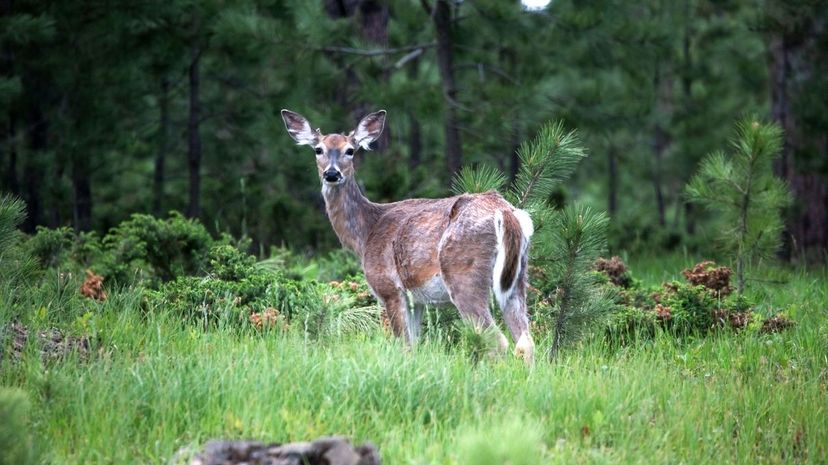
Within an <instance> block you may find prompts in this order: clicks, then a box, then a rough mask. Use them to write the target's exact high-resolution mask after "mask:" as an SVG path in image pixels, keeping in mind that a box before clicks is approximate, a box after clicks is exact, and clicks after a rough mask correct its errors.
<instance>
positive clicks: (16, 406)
mask: <svg viewBox="0 0 828 465" xmlns="http://www.w3.org/2000/svg"><path fill="white" fill-rule="evenodd" d="M30 409H31V404H30V403H29V400H28V398H27V396H26V394H25V393H24V392H23V391H21V390H19V389H10V388H6V387H2V388H0V418H2V419H3V421H0V465H29V464H32V465H33V464H36V463H39V460H38V453H37V449H35V447H34V444H33V443H32V437H31V435H30V433H29V410H30Z"/></svg>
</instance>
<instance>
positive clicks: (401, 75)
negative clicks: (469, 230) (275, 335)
mask: <svg viewBox="0 0 828 465" xmlns="http://www.w3.org/2000/svg"><path fill="white" fill-rule="evenodd" d="M826 17H828V5H826V2H825V1H818V0H810V1H809V0H797V1H792V2H791V1H778V0H753V1H748V0H733V1H707V0H680V1H667V0H648V1H643V2H619V1H609V0H594V1H588V2H582V1H578V2H575V1H570V0H555V1H553V2H551V3H550V4H549V5H548V6H546V7H545V8H542V9H528V8H526V7H524V6H522V5H521V4H520V3H519V2H517V1H502V0H477V1H443V0H439V1H435V0H418V1H413V0H409V1H405V0H401V1H378V0H324V1H305V0H239V1H232V2H231V1H223V0H204V1H190V0H164V1H157V0H136V1H131V2H118V3H115V4H113V3H112V2H106V1H77V0H60V1H32V0H0V190H2V191H4V192H11V193H13V194H16V195H18V196H19V197H21V198H22V199H23V200H25V202H26V207H27V218H26V222H25V224H24V230H25V231H28V232H33V231H34V230H35V228H36V227H37V226H38V225H44V226H48V227H52V228H54V227H58V226H65V225H69V226H72V227H74V228H75V229H76V230H80V231H86V230H96V231H98V232H101V233H104V232H106V231H107V230H108V229H109V228H111V227H112V226H114V225H117V224H118V223H119V222H121V221H123V220H124V219H126V218H128V217H129V216H130V215H131V214H132V213H136V212H150V213H153V214H155V215H158V216H165V215H166V214H167V212H169V211H170V210H179V211H182V212H185V214H186V215H187V216H190V217H196V218H199V219H200V220H202V221H203V223H204V224H205V225H207V227H208V228H209V229H210V230H211V231H213V232H214V233H220V232H228V233H230V234H232V235H234V236H236V237H240V236H246V237H249V238H250V239H252V242H251V244H252V245H251V248H252V250H251V252H254V253H256V254H258V255H259V256H261V257H264V256H267V255H268V253H269V249H270V247H271V246H281V245H284V246H288V247H290V248H293V249H296V250H304V251H309V252H313V251H325V250H330V249H333V248H336V247H338V245H339V244H338V242H337V240H336V237H335V236H334V234H333V231H332V230H331V228H330V226H329V224H328V222H327V219H326V218H325V215H324V208H323V203H322V198H321V196H320V195H319V181H318V179H317V174H316V171H315V167H314V162H313V159H312V155H311V153H310V151H309V150H307V149H306V148H300V147H295V146H294V144H293V143H292V141H291V140H290V138H289V137H288V136H287V134H286V133H285V131H284V129H283V127H282V122H281V119H280V116H279V110H280V109H282V108H289V109H292V110H294V111H298V112H300V113H302V114H304V115H305V116H306V117H308V118H309V119H310V120H311V122H312V123H313V124H314V125H315V126H316V127H320V128H321V129H322V131H323V132H325V133H327V132H346V131H349V130H351V129H352V128H353V126H354V125H355V124H356V122H357V121H358V119H359V118H360V117H361V116H362V115H363V114H365V113H367V112H369V111H374V110H377V109H380V108H384V109H386V110H388V114H389V118H388V125H387V127H386V131H385V133H384V136H383V139H382V140H380V141H379V142H378V144H377V146H376V148H375V150H373V151H371V152H365V153H364V154H362V155H360V157H359V158H360V163H361V165H360V167H359V174H358V177H359V179H360V181H361V183H362V185H363V188H364V190H365V191H366V194H367V196H368V197H369V198H371V199H372V200H374V201H380V202H386V201H393V200H399V199H402V198H409V197H419V196H422V197H437V196H442V195H448V194H449V193H450V185H451V177H452V176H453V174H454V173H456V172H457V171H458V169H459V168H460V167H461V166H463V165H469V164H490V165H493V166H496V167H498V168H500V169H501V170H502V171H504V172H506V173H510V174H511V176H512V179H513V178H514V175H515V174H516V173H517V172H518V169H519V163H520V160H519V157H518V156H517V155H516V149H517V147H518V146H519V145H520V143H521V142H523V141H525V140H527V139H528V138H530V137H531V136H532V135H534V134H535V132H536V131H537V129H538V128H539V127H540V126H541V125H542V124H544V123H545V122H547V121H549V120H555V119H561V120H563V121H564V124H565V125H566V127H568V128H575V129H577V130H578V131H579V134H580V135H581V137H582V139H583V141H584V143H585V145H586V146H587V147H588V149H589V152H590V157H589V158H588V159H587V160H585V162H584V163H582V164H581V165H580V167H579V168H578V170H577V171H576V174H575V176H574V177H573V178H572V179H571V180H570V181H569V184H568V185H567V186H565V187H564V188H562V189H560V190H559V192H558V193H557V194H555V195H556V196H557V197H558V201H559V202H561V203H563V202H564V201H566V200H567V199H571V198H577V199H579V200H580V201H581V202H583V203H585V204H588V205H592V206H594V207H596V208H599V209H605V210H607V211H608V212H609V214H610V216H611V218H612V221H611V222H610V231H609V243H610V249H611V251H612V252H619V251H627V252H629V253H636V252H640V251H642V250H647V251H650V252H652V251H658V250H671V249H681V248H685V250H686V249H690V250H696V251H697V250H698V249H699V248H702V250H705V249H708V248H709V247H708V245H707V244H709V240H710V237H709V236H708V235H707V234H706V233H705V231H708V230H709V229H708V228H704V227H703V226H705V225H708V224H711V223H713V222H715V221H716V218H715V217H714V216H713V215H711V214H710V213H707V212H705V211H703V210H700V209H698V208H697V207H696V208H694V207H693V205H692V204H690V203H688V202H687V198H686V196H685V195H684V186H685V184H686V183H687V181H688V180H689V178H690V177H691V176H692V174H693V172H695V170H696V166H697V164H698V163H699V161H700V160H701V159H702V158H703V157H704V156H705V155H706V154H708V153H710V152H712V151H714V150H717V149H722V148H725V147H727V144H728V142H729V140H730V139H731V138H732V137H733V124H734V122H735V121H736V120H737V119H739V118H740V117H741V116H744V115H746V114H757V115H759V116H760V117H762V118H764V119H765V120H768V121H776V122H778V123H779V125H780V126H781V127H782V128H783V130H784V144H783V149H782V156H781V157H780V159H779V160H778V162H777V163H776V165H775V168H774V169H775V173H776V174H777V175H778V176H779V177H781V178H783V179H784V180H785V181H786V182H787V183H788V185H789V186H790V188H791V190H792V193H793V195H794V202H793V204H792V206H791V207H790V208H789V209H788V211H787V212H786V216H785V219H786V220H785V221H786V222H785V231H784V244H785V246H784V249H783V252H782V253H783V255H785V256H786V258H789V259H796V260H803V259H807V260H809V261H810V260H819V261H824V258H825V250H826V248H828V207H826V205H828V130H826V129H828V99H826V98H825V96H826V95H828V80H826V78H825V76H826V75H828V33H826Z"/></svg>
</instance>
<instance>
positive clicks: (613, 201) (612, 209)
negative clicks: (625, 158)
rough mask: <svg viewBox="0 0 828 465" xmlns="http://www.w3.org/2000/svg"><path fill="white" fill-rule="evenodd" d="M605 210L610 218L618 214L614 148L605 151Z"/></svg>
mask: <svg viewBox="0 0 828 465" xmlns="http://www.w3.org/2000/svg"><path fill="white" fill-rule="evenodd" d="M607 210H608V211H609V215H610V217H612V218H615V217H616V215H617V213H618V153H617V152H616V149H615V146H614V145H610V146H609V148H608V149H607Z"/></svg>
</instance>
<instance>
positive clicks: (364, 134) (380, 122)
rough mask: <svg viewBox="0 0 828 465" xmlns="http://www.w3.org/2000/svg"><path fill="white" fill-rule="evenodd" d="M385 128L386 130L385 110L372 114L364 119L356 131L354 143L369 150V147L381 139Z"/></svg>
mask: <svg viewBox="0 0 828 465" xmlns="http://www.w3.org/2000/svg"><path fill="white" fill-rule="evenodd" d="M383 128H385V110H380V111H378V112H376V113H370V114H368V115H366V116H365V117H364V118H362V121H360V122H359V124H358V125H357V127H356V129H354V132H353V138H354V141H356V143H357V145H359V146H360V147H362V148H364V149H365V150H369V148H368V146H369V145H371V142H374V141H375V140H377V139H378V138H379V136H380V134H382V130H383Z"/></svg>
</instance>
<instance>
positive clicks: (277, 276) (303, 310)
mask: <svg viewBox="0 0 828 465" xmlns="http://www.w3.org/2000/svg"><path fill="white" fill-rule="evenodd" d="M208 263H209V265H208V266H207V269H206V276H179V277H178V278H176V279H175V280H173V281H170V282H167V283H164V284H162V285H161V286H160V287H159V288H158V289H157V290H147V291H146V293H145V298H146V300H145V303H146V308H147V309H148V310H150V311H153V312H164V313H167V312H169V313H170V314H173V315H177V316H179V317H181V318H182V319H183V321H191V322H195V323H199V324H201V325H203V326H205V327H212V326H215V325H217V324H218V325H230V326H233V327H239V326H242V327H244V326H249V325H250V321H249V320H250V319H251V315H253V314H254V313H262V312H266V311H267V310H268V309H272V310H271V311H275V312H276V314H277V315H279V316H281V317H283V318H284V319H285V321H286V322H287V323H288V324H290V325H291V327H294V328H297V329H298V330H301V331H303V332H305V333H307V334H308V335H310V336H313V337H317V336H320V335H322V334H347V333H351V332H362V331H367V330H370V329H372V328H375V327H376V326H377V325H378V322H379V307H377V306H376V305H373V304H372V302H371V298H370V296H369V293H368V289H367V285H366V284H365V283H364V281H363V282H354V281H351V282H348V283H347V285H346V284H344V283H339V282H332V283H321V282H319V281H316V280H313V279H301V278H300V279H295V278H294V277H291V276H288V275H286V274H285V273H283V272H282V270H280V269H278V268H275V267H274V262H270V263H269V264H268V266H261V265H258V266H257V264H256V260H255V257H253V256H251V255H248V254H246V253H244V252H241V251H239V250H238V249H237V248H235V247H233V246H230V245H218V246H215V247H213V248H212V249H211V251H210V254H209V256H208Z"/></svg>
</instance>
